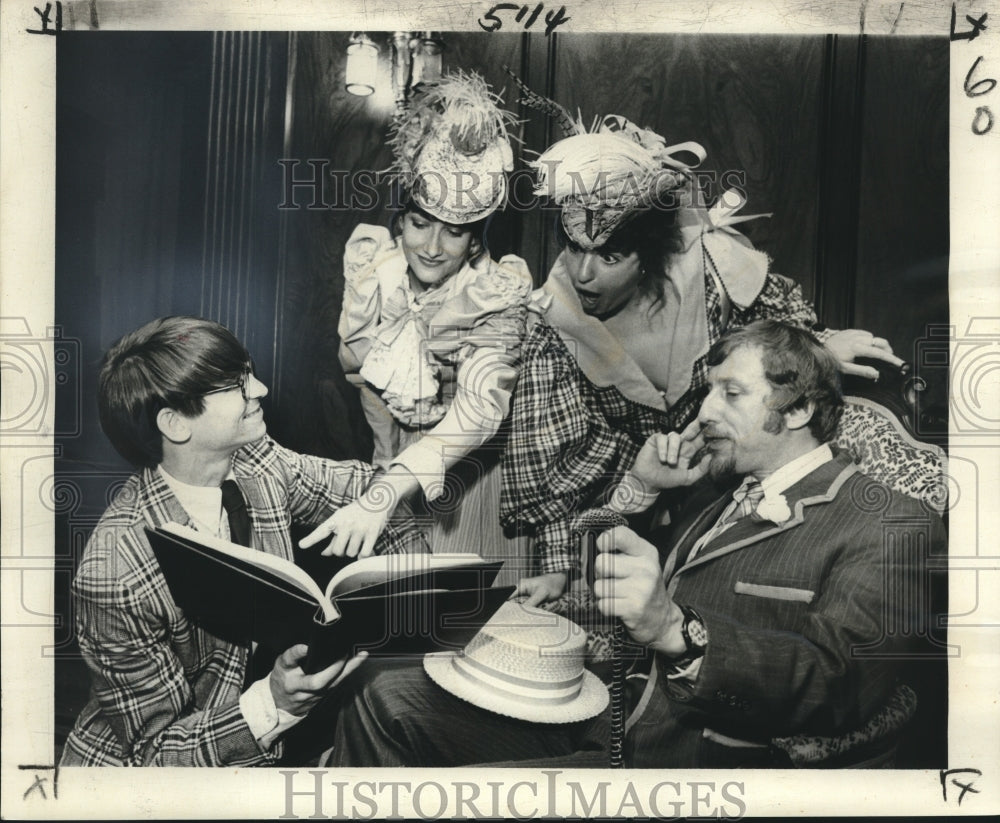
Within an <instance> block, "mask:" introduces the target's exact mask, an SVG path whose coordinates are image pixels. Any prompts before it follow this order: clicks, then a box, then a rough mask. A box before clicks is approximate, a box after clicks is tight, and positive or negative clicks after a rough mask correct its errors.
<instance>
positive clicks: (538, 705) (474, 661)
mask: <svg viewBox="0 0 1000 823" xmlns="http://www.w3.org/2000/svg"><path fill="white" fill-rule="evenodd" d="M586 642H587V636H586V634H585V632H584V631H583V629H581V628H580V627H579V626H577V625H576V624H575V623H573V622H571V621H569V620H567V619H566V618H565V617H561V616H560V615H557V614H553V613H551V612H547V611H544V610H542V609H536V608H533V607H530V606H523V605H521V604H518V603H513V602H507V603H504V605H503V606H501V607H500V609H499V610H498V611H497V613H496V614H494V615H493V617H492V618H491V619H490V621H489V622H488V623H487V624H486V625H485V626H483V628H482V629H481V630H480V632H479V633H478V634H477V635H476V636H475V637H474V638H472V640H471V641H470V642H469V644H468V645H467V646H466V647H465V650H464V651H462V652H453V651H452V652H435V653H432V654H427V655H425V656H424V669H426V671H427V674H428V675H430V677H431V679H432V680H433V681H434V682H435V683H437V684H438V685H439V686H441V687H442V688H444V689H446V690H447V691H449V692H451V693H452V694H453V695H455V696H456V697H460V698H462V699H463V700H466V701H468V702H469V703H472V704H473V705H475V706H479V707H480V708H482V709H488V710H489V711H492V712H496V713H497V714H502V715H506V716H507V717H515V718H518V719H520V720H530V721H532V722H535V723H573V722H576V721H578V720H586V719H587V718H590V717H593V716H594V715H597V714H600V712H601V711H603V710H604V707H605V706H607V704H608V690H607V687H605V685H604V684H603V683H602V682H601V681H600V679H599V678H598V677H597V676H596V675H594V674H592V673H591V672H589V671H587V670H586V669H584V667H583V659H584V647H585V645H586Z"/></svg>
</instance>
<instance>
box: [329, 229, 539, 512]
mask: <svg viewBox="0 0 1000 823" xmlns="http://www.w3.org/2000/svg"><path fill="white" fill-rule="evenodd" d="M344 279H345V292H344V304H343V311H342V313H341V316H340V323H339V327H338V331H339V334H340V340H341V345H340V362H341V364H342V365H343V367H344V370H345V372H346V373H347V374H348V376H349V378H351V377H352V375H354V374H357V375H359V376H360V379H361V380H363V382H364V384H365V385H366V387H368V388H370V389H371V390H373V391H374V392H375V394H376V395H377V396H378V399H379V406H378V407H377V408H374V407H373V406H372V404H371V403H366V404H365V414H366V416H367V418H368V421H369V424H370V425H371V427H372V430H373V433H374V436H375V454H374V458H373V462H374V463H375V464H376V465H382V466H388V465H390V464H399V465H402V466H405V467H406V468H407V469H408V470H409V471H410V472H411V473H412V474H413V475H414V476H415V477H416V478H417V480H418V481H419V483H420V485H421V488H422V489H423V491H424V493H425V495H426V497H427V499H428V500H434V499H435V498H437V497H439V496H440V495H441V494H442V493H443V491H444V475H445V473H446V472H447V470H448V469H449V468H451V467H452V466H453V465H454V464H455V463H456V462H458V461H459V460H461V459H462V458H463V457H464V456H466V455H467V454H469V452H471V451H473V450H474V449H476V448H478V447H479V446H481V445H483V444H484V443H485V442H486V441H487V440H489V439H490V438H491V437H493V435H495V434H496V432H497V430H498V429H499V427H500V424H501V423H502V422H503V420H504V418H505V417H506V416H507V413H508V411H509V409H510V397H511V391H512V389H513V386H514V382H515V380H516V378H517V365H518V359H519V356H520V347H521V341H522V339H523V337H524V331H525V318H526V309H525V303H526V300H527V298H528V295H529V294H530V292H531V289H532V281H531V275H530V273H529V272H528V267H527V264H526V263H525V262H524V261H523V260H522V259H521V258H519V257H516V256H514V255H508V256H505V257H503V258H502V259H501V260H500V262H499V263H496V262H494V261H492V260H490V259H489V255H487V254H484V255H481V256H480V257H479V258H478V260H477V261H476V262H475V263H471V264H470V263H466V264H465V265H464V266H463V267H462V268H461V269H460V270H459V271H458V272H457V273H456V274H454V275H453V276H452V277H450V278H448V279H447V280H446V281H445V282H444V283H442V284H441V285H439V286H437V287H435V288H431V289H428V290H427V291H425V292H423V293H421V294H419V295H416V294H414V293H413V291H412V289H411V288H410V283H409V276H408V274H407V263H406V258H405V256H404V254H403V250H402V248H401V246H400V245H399V243H398V242H397V241H395V240H393V238H392V237H391V235H390V234H389V232H388V230H386V229H385V228H384V227H381V226H371V225H366V224H362V225H359V226H358V227H357V228H356V229H355V230H354V232H353V233H352V234H351V237H350V239H349V240H348V241H347V246H346V248H345V252H344ZM354 380H355V382H359V379H358V378H354ZM400 448H401V450H400ZM397 452H398V453H397Z"/></svg>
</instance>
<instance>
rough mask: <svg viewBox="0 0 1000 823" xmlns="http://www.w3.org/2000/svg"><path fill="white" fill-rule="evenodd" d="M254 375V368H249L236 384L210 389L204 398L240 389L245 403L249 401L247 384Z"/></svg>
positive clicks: (203, 394)
mask: <svg viewBox="0 0 1000 823" xmlns="http://www.w3.org/2000/svg"><path fill="white" fill-rule="evenodd" d="M252 374H253V366H247V368H246V371H244V372H243V374H241V375H240V376H239V377H238V378H237V379H236V382H235V383H230V384H229V385H227V386H219V388H217V389H209V390H208V391H206V392H202V393H201V395H202V397H208V396H209V395H210V394H221V393H222V392H226V391H232V390H233V389H239V390H240V394H242V395H243V401H244V402H246V400H247V383H249V382H250V377H251V375H252Z"/></svg>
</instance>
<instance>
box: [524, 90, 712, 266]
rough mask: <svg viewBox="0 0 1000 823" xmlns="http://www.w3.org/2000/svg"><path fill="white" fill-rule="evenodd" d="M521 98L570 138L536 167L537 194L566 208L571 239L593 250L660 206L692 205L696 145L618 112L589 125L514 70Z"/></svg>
mask: <svg viewBox="0 0 1000 823" xmlns="http://www.w3.org/2000/svg"><path fill="white" fill-rule="evenodd" d="M511 77H513V79H514V80H515V82H517V84H518V86H519V87H520V89H521V92H522V96H521V98H520V101H519V102H521V103H523V104H525V105H527V106H529V107H531V108H535V109H539V110H541V111H544V112H545V113H546V114H548V115H550V116H552V117H554V118H555V119H556V122H557V123H558V125H559V127H560V129H561V130H562V132H563V134H565V135H566V137H565V138H564V139H562V140H560V141H558V142H557V143H554V144H553V145H552V146H550V147H549V148H548V149H547V150H546V151H545V152H544V153H543V154H542V155H541V156H540V157H539V158H538V159H537V160H535V161H534V162H533V163H531V165H532V166H533V167H534V169H535V171H536V173H537V179H538V182H537V185H536V187H535V194H536V195H544V196H547V197H548V198H550V199H551V200H552V201H553V202H554V203H556V204H557V205H558V206H560V207H561V210H562V214H561V219H562V224H563V228H564V229H565V230H566V234H567V235H568V236H569V238H570V240H572V241H573V242H574V243H576V244H577V245H578V246H580V247H581V248H582V249H584V250H585V251H592V250H594V249H596V248H599V247H600V246H603V245H604V244H605V243H606V242H607V241H608V239H609V238H610V237H611V235H612V234H613V233H614V232H615V230H616V229H618V228H620V227H621V226H623V225H625V223H627V222H628V221H629V220H631V219H632V218H634V217H636V216H637V215H639V214H642V213H643V212H646V211H649V210H650V209H652V208H673V207H675V206H682V205H690V201H691V198H692V196H693V193H692V191H691V189H690V183H691V174H690V170H691V169H692V168H694V167H695V166H698V165H699V164H700V163H701V162H702V161H703V160H704V159H705V150H704V149H703V148H702V147H701V145H699V144H698V143H695V142H687V143H678V144H676V145H673V146H668V145H667V141H666V140H665V139H664V138H663V137H661V136H660V135H659V134H657V133H656V132H654V131H652V130H650V129H644V128H641V127H639V126H637V125H636V124H635V123H633V122H632V121H631V120H629V119H627V118H625V117H622V116H621V115H618V114H609V115H606V116H605V117H603V118H598V119H595V121H594V123H593V124H592V126H591V128H590V129H589V130H588V129H587V128H586V127H585V126H584V124H583V120H582V117H581V116H580V115H579V114H578V115H577V118H576V119H575V120H574V119H573V118H572V117H571V116H570V115H569V113H568V112H567V111H566V109H564V108H563V107H562V106H560V105H559V104H558V103H556V102H555V101H553V100H550V99H549V98H547V97H542V96H541V95H539V94H536V93H535V92H533V91H531V89H529V88H528V87H527V86H525V85H524V83H522V82H521V81H520V80H519V79H518V78H517V77H516V76H515V75H514V74H512V73H511Z"/></svg>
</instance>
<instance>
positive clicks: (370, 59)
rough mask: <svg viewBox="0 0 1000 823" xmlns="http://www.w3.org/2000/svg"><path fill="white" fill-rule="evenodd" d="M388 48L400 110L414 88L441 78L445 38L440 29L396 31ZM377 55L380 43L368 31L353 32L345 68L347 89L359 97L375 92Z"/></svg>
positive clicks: (393, 95)
mask: <svg viewBox="0 0 1000 823" xmlns="http://www.w3.org/2000/svg"><path fill="white" fill-rule="evenodd" d="M388 47H389V52H390V56H391V60H392V67H391V71H390V77H391V82H392V97H393V100H394V101H395V103H396V111H397V112H398V111H401V110H402V108H403V106H405V105H406V101H407V99H408V98H409V96H410V92H411V91H413V89H414V87H416V86H417V85H418V84H420V83H432V82H434V81H435V80H439V79H440V78H441V60H442V58H441V53H442V52H443V51H444V41H443V40H442V39H441V36H440V33H439V32H433V31H419V32H409V31H396V32H393V33H392V36H391V38H390V39H389V44H388ZM378 55H379V49H378V46H377V45H376V44H375V42H374V41H373V40H372V39H371V38H370V37H369V36H368V35H367V34H365V33H364V32H355V33H354V34H352V35H351V42H350V45H348V47H347V67H346V69H345V71H344V85H345V87H346V89H347V91H349V92H350V93H351V94H357V95H360V96H367V95H370V94H372V93H373V92H374V91H375V89H376V86H377V82H378V81H377V77H378Z"/></svg>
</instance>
